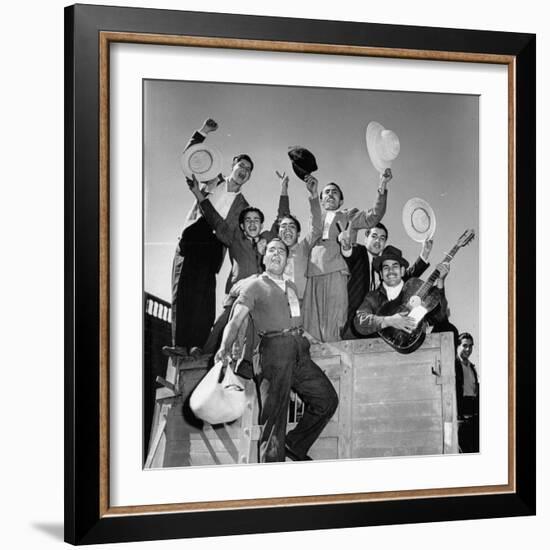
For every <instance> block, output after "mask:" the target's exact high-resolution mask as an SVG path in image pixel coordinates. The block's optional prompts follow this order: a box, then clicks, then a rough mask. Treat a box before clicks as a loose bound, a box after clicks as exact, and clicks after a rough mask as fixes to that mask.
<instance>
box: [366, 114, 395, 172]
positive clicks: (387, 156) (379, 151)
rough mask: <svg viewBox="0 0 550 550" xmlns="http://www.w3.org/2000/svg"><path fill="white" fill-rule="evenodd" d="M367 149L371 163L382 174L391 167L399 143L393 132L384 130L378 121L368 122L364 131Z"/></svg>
mask: <svg viewBox="0 0 550 550" xmlns="http://www.w3.org/2000/svg"><path fill="white" fill-rule="evenodd" d="M366 139H367V151H368V152H369V157H370V160H371V162H372V165H373V166H374V167H375V168H376V170H377V171H378V172H379V173H380V174H383V173H384V172H385V170H386V168H391V165H392V162H393V161H394V160H395V159H396V158H397V155H399V151H400V150H401V145H400V143H399V138H398V137H397V134H396V133H395V132H392V131H391V130H386V129H385V128H384V126H382V124H380V123H379V122H375V121H372V122H369V124H368V126H367V132H366Z"/></svg>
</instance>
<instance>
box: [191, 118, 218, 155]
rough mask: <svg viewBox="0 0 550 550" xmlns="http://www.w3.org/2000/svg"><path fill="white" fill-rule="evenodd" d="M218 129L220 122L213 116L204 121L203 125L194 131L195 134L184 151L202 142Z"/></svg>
mask: <svg viewBox="0 0 550 550" xmlns="http://www.w3.org/2000/svg"><path fill="white" fill-rule="evenodd" d="M217 129H218V123H217V122H216V121H215V120H214V119H213V118H207V119H206V120H205V121H204V122H203V123H202V126H201V127H200V128H198V129H197V130H195V131H194V132H193V135H192V136H191V139H190V140H189V141H188V142H187V145H186V146H185V149H184V151H187V149H189V147H191V146H192V145H196V144H197V143H202V142H203V141H204V140H205V139H206V136H207V135H208V134H209V133H210V132H215V131H216V130H217Z"/></svg>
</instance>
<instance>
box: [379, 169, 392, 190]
mask: <svg viewBox="0 0 550 550" xmlns="http://www.w3.org/2000/svg"><path fill="white" fill-rule="evenodd" d="M392 178H393V174H392V173H391V168H386V169H385V170H384V173H383V174H380V184H379V185H378V189H379V190H380V192H381V193H383V192H384V191H385V190H386V186H387V185H388V183H389V182H390V181H391V179H392Z"/></svg>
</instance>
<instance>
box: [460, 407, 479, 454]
mask: <svg viewBox="0 0 550 550" xmlns="http://www.w3.org/2000/svg"><path fill="white" fill-rule="evenodd" d="M461 409H462V410H461V411H460V414H459V417H458V445H459V447H460V452H461V453H478V452H479V398H478V397H463V398H462V406H461Z"/></svg>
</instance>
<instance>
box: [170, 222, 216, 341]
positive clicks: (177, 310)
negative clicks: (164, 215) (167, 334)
mask: <svg viewBox="0 0 550 550" xmlns="http://www.w3.org/2000/svg"><path fill="white" fill-rule="evenodd" d="M178 254H179V256H180V257H179V258H177V260H178V261H179V262H180V268H179V269H178V270H177V271H176V270H174V271H175V272H176V273H175V274H174V273H173V275H172V276H173V278H174V279H175V280H173V283H172V284H173V289H174V290H175V296H174V297H173V311H172V322H173V323H174V324H175V326H174V328H173V331H174V344H175V345H177V346H183V347H187V348H192V347H193V346H198V347H200V348H202V347H203V346H204V344H205V342H206V339H207V338H208V334H209V332H210V329H211V328H212V325H213V323H214V317H215V311H216V273H217V272H218V271H219V269H220V265H221V263H222V261H223V245H222V244H221V243H220V241H218V239H217V238H216V236H215V235H214V234H213V233H212V229H211V228H210V227H209V226H208V224H207V222H206V220H204V218H200V219H199V220H197V221H196V222H195V223H194V224H192V225H191V226H189V227H188V228H186V229H185V231H184V232H183V234H182V237H181V240H180V243H179V252H178ZM174 306H175V307H174Z"/></svg>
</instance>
